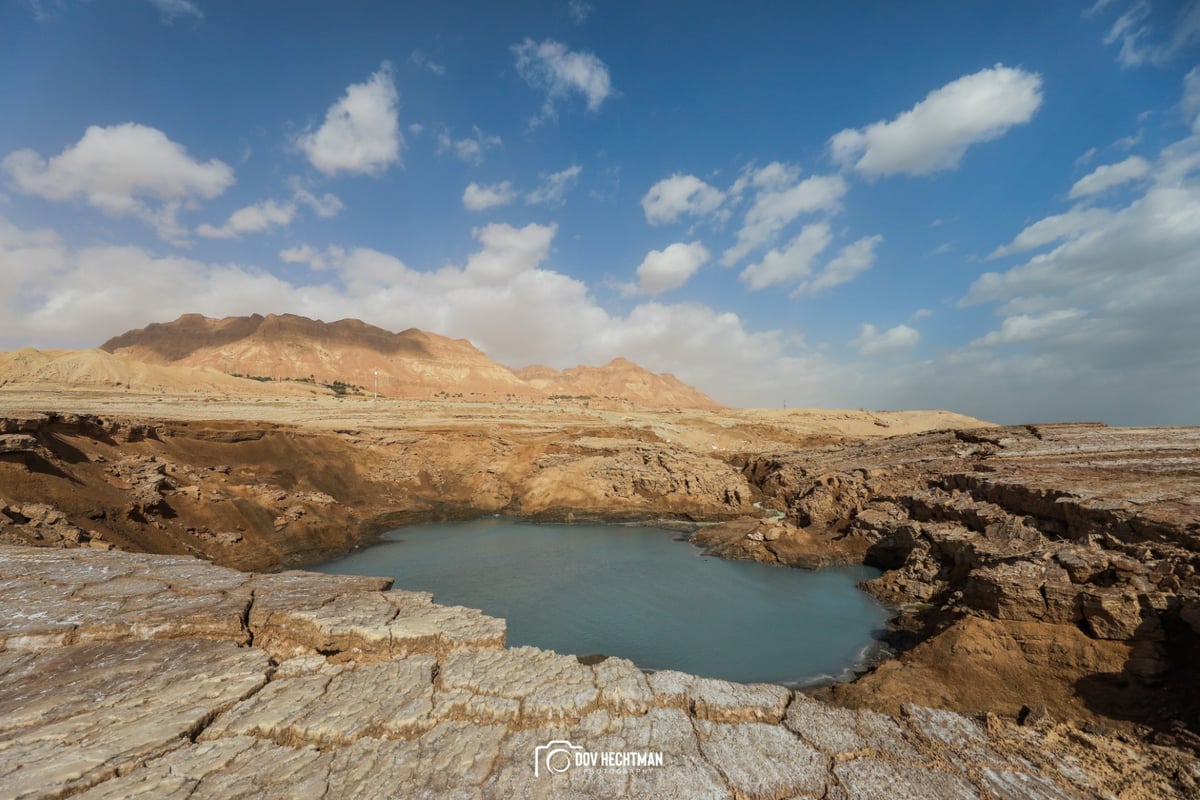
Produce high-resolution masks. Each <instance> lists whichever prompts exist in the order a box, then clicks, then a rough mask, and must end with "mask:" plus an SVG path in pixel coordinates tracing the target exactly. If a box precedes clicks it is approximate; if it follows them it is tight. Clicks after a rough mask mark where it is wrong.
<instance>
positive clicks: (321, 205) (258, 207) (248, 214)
mask: <svg viewBox="0 0 1200 800" xmlns="http://www.w3.org/2000/svg"><path fill="white" fill-rule="evenodd" d="M288 186H290V187H291V189H292V199H291V200H290V201H288V202H284V203H280V202H277V201H275V200H266V201H263V202H261V203H255V204H254V205H250V206H246V207H244V208H240V209H238V210H237V211H235V212H233V213H232V214H230V215H229V219H228V220H226V221H225V223H224V224H223V225H219V226H214V225H209V224H204V225H200V226H199V227H197V228H196V233H197V234H198V235H200V236H203V237H205V238H208V239H234V238H237V237H239V236H241V235H242V234H246V233H262V232H263V231H266V230H270V229H271V228H277V227H286V226H288V225H291V224H292V221H293V220H294V219H295V218H296V212H297V210H298V209H299V207H300V206H301V205H304V206H307V207H308V208H309V210H311V211H312V212H313V213H314V214H316V215H317V216H318V217H322V218H325V219H328V218H330V217H336V216H337V215H338V214H339V213H340V212H341V210H342V201H341V200H340V199H339V198H338V196H337V195H335V194H332V193H330V192H326V193H325V194H323V195H321V196H320V197H318V196H317V195H315V194H313V193H312V192H310V191H309V190H308V189H306V188H305V187H304V182H303V181H302V180H301V179H300V178H299V177H298V176H296V175H293V176H292V177H291V178H289V179H288Z"/></svg>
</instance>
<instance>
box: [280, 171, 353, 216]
mask: <svg viewBox="0 0 1200 800" xmlns="http://www.w3.org/2000/svg"><path fill="white" fill-rule="evenodd" d="M289 185H290V186H291V187H292V197H293V198H294V199H295V201H296V202H297V203H300V204H301V205H305V206H308V208H309V210H310V211H312V212H313V213H314V214H316V215H317V216H318V217H321V218H323V219H329V218H330V217H336V216H337V215H338V214H340V213H341V212H342V209H343V208H344V206H343V204H342V200H341V198H340V197H338V196H337V195H335V194H333V193H332V192H325V193H324V194H322V195H321V196H319V197H318V196H317V195H316V194H314V193H313V192H310V191H309V190H308V189H305V188H304V185H303V184H302V183H301V182H300V180H299V179H298V178H292V179H291V180H290V181H289Z"/></svg>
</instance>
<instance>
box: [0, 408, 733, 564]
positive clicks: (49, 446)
mask: <svg viewBox="0 0 1200 800" xmlns="http://www.w3.org/2000/svg"><path fill="white" fill-rule="evenodd" d="M464 416H465V415H464ZM491 427H492V429H493V431H492V435H489V434H488V432H487V430H488V429H487V426H481V425H479V424H477V423H468V424H465V425H461V426H456V425H455V424H454V423H453V422H449V423H439V424H438V425H437V427H434V428H432V429H429V428H425V429H421V430H411V429H405V428H402V427H401V428H399V429H389V430H382V431H381V430H364V431H358V430H345V429H339V430H319V429H315V430H314V429H305V428H300V427H293V426H284V425H279V424H273V423H242V422H161V421H155V422H145V421H141V422H139V421H135V420H124V419H108V418H101V417H97V416H92V415H86V414H37V415H30V416H27V417H24V418H12V419H0V542H4V541H7V542H10V543H20V544H34V545H49V546H71V547H73V546H85V545H86V546H92V547H100V548H107V547H119V548H122V549H129V550H139V551H149V552H159V553H171V554H194V555H199V556H203V557H205V558H208V559H211V560H213V561H215V562H217V563H220V564H223V565H227V566H236V567H239V568H248V569H278V568H280V567H286V566H294V565H299V564H303V563H311V562H313V561H317V560H320V559H322V558H324V557H328V556H331V555H335V554H338V553H343V552H346V551H347V550H349V549H351V548H352V547H354V546H355V545H357V544H360V543H362V542H363V541H364V540H366V539H368V538H369V537H370V535H371V534H373V533H375V532H377V531H380V530H386V529H387V528H390V527H394V526H395V525H399V524H403V523H404V522H407V521H414V520H419V519H431V518H443V519H444V518H447V517H451V518H453V517H470V516H478V515H481V514H490V513H509V514H514V515H521V516H525V517H531V518H537V519H563V518H565V517H567V516H568V515H572V514H573V515H579V516H591V517H594V518H603V519H631V518H646V517H649V516H655V517H662V518H674V519H678V518H683V519H693V520H694V519H728V518H730V517H733V516H738V515H741V514H746V513H750V512H753V511H754V508H753V506H752V498H751V495H752V493H753V492H752V490H751V487H750V484H749V483H748V482H747V480H746V478H745V477H744V476H743V475H742V474H741V473H740V472H739V471H738V469H737V468H735V467H734V466H733V465H731V464H730V463H728V462H727V461H725V460H723V459H721V458H718V457H713V456H710V455H707V454H702V453H698V452H696V451H695V450H693V449H689V448H687V447H682V446H679V445H676V444H672V443H669V442H666V441H663V440H662V439H660V438H658V437H656V436H653V435H647V434H646V433H645V432H644V431H634V430H622V431H620V432H619V435H614V436H608V437H603V436H596V435H591V436H587V435H579V434H578V433H577V432H575V431H571V430H569V429H567V430H557V431H551V432H546V431H544V430H542V429H540V428H535V429H533V430H520V429H518V430H513V431H511V432H496V431H495V430H494V428H495V426H491ZM481 428H483V430H481Z"/></svg>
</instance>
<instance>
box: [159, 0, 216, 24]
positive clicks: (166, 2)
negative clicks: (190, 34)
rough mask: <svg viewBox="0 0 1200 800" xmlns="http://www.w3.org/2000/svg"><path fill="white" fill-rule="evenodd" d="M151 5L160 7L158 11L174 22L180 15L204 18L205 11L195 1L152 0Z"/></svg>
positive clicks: (164, 17) (167, 19)
mask: <svg viewBox="0 0 1200 800" xmlns="http://www.w3.org/2000/svg"><path fill="white" fill-rule="evenodd" d="M150 5H152V6H154V7H155V8H157V9H158V13H159V14H161V15H162V18H163V19H164V20H166V21H167V22H174V21H175V20H176V19H179V18H180V17H195V18H196V19H204V13H203V12H202V11H201V10H200V9H199V8H197V6H196V4H195V3H191V2H188V0H150Z"/></svg>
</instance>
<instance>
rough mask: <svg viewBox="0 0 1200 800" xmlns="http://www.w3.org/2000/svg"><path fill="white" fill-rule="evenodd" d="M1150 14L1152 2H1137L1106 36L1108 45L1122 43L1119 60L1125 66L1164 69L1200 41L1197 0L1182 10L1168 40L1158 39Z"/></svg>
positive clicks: (1118, 19) (1172, 25) (1119, 18)
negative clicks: (1146, 65)
mask: <svg viewBox="0 0 1200 800" xmlns="http://www.w3.org/2000/svg"><path fill="white" fill-rule="evenodd" d="M1150 12H1151V7H1150V3H1148V2H1146V0H1137V2H1135V3H1133V5H1131V6H1130V7H1129V8H1128V9H1127V10H1126V11H1125V13H1123V14H1122V15H1121V16H1120V17H1118V18H1117V21H1116V22H1114V23H1113V26H1112V28H1110V29H1109V31H1108V35H1107V36H1105V37H1104V43H1105V44H1108V45H1111V44H1116V43H1117V42H1120V43H1121V49H1120V50H1119V51H1118V53H1117V61H1118V62H1120V64H1121V65H1122V66H1125V67H1137V66H1141V65H1143V64H1152V65H1154V66H1160V67H1161V66H1163V65H1165V64H1167V63H1169V62H1170V61H1172V60H1174V59H1175V58H1176V56H1178V55H1180V54H1181V53H1182V52H1183V51H1184V50H1185V49H1186V48H1187V47H1188V46H1190V45H1191V44H1193V43H1194V42H1196V41H1197V39H1200V3H1197V2H1195V0H1192V2H1188V3H1186V4H1184V5H1183V6H1182V7H1181V8H1180V10H1179V12H1178V14H1177V15H1176V17H1175V19H1174V20H1173V22H1172V24H1171V25H1170V34H1169V36H1168V37H1167V38H1165V39H1163V38H1160V37H1159V36H1158V31H1157V30H1156V29H1155V26H1154V25H1153V24H1151V23H1150V22H1149V21H1148V20H1149V18H1150Z"/></svg>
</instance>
